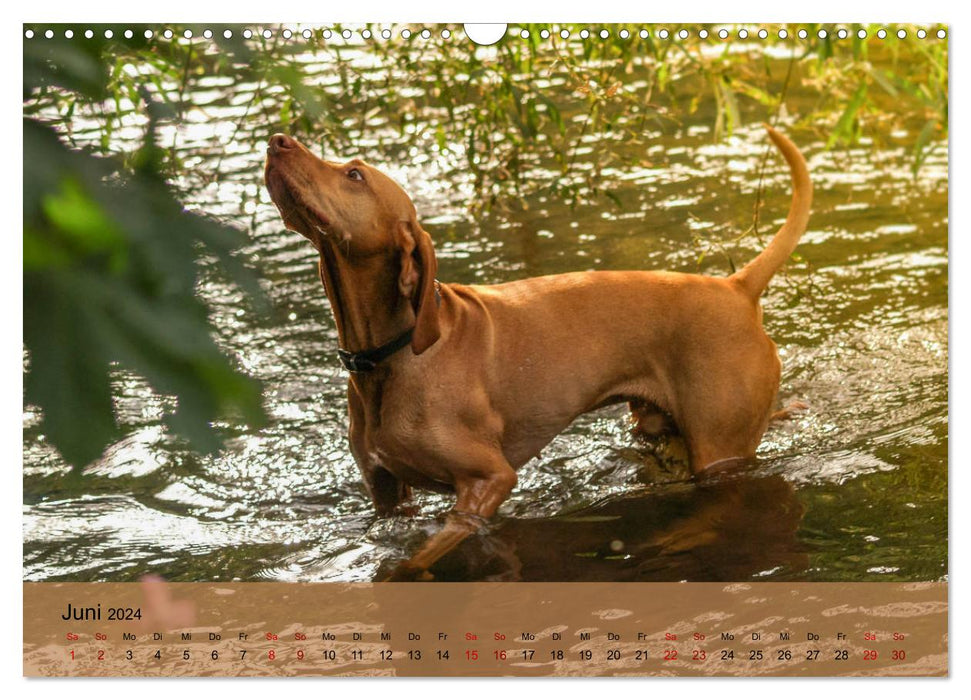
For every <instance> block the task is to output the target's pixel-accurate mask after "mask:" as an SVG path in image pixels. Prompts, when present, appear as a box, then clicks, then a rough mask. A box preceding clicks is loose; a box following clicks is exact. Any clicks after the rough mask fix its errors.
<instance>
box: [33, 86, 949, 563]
mask: <svg viewBox="0 0 971 700" xmlns="http://www.w3.org/2000/svg"><path fill="white" fill-rule="evenodd" d="M320 75H321V76H322V78H321V80H322V82H326V80H327V79H326V71H325V70H321V72H320ZM690 87H691V86H685V89H686V90H688V89H690ZM252 89H253V87H252V86H227V85H224V84H221V83H220V82H219V81H208V82H207V81H205V80H203V81H202V82H201V83H200V85H199V86H198V89H197V92H196V94H195V95H194V99H195V101H196V103H197V104H203V103H206V106H205V112H204V114H203V113H202V112H201V111H200V110H196V111H194V112H189V113H188V115H187V116H186V120H185V123H184V124H183V125H182V126H181V127H179V128H178V129H177V134H176V135H177V137H178V144H179V146H178V150H179V153H180V156H181V157H182V158H183V163H184V166H185V173H184V176H183V178H182V179H181V180H180V181H179V183H178V184H179V185H181V186H182V187H184V188H185V189H186V191H187V192H190V193H191V194H190V195H189V205H190V206H191V207H193V208H197V209H201V210H204V211H207V212H210V213H212V214H215V215H219V216H222V217H225V218H227V219H229V220H231V221H233V222H234V223H235V224H236V225H238V226H239V227H241V228H245V229H247V230H248V231H249V232H250V234H251V237H252V243H251V245H250V246H249V248H248V250H247V257H248V259H249V260H250V261H251V262H252V264H253V266H254V267H255V268H256V269H257V270H258V271H259V273H260V275H261V277H262V278H263V280H264V281H265V288H266V290H267V292H268V294H269V296H270V298H271V300H272V302H273V310H272V311H271V312H270V313H269V314H264V315H258V314H256V313H254V312H253V311H252V309H251V308H250V307H249V305H248V304H246V303H245V302H244V300H242V299H241V297H240V295H239V293H238V292H236V291H235V290H233V289H230V288H228V287H226V285H225V284H224V283H223V282H222V281H220V279H219V277H218V275H212V276H211V278H210V279H208V280H207V281H206V283H205V284H204V285H203V289H202V290H201V291H202V293H203V294H205V295H206V296H207V298H209V299H211V300H212V302H213V308H214V310H215V313H214V319H213V320H214V323H215V325H216V327H217V328H218V333H219V340H220V342H221V343H222V344H223V346H224V347H226V348H227V349H228V350H230V351H231V352H232V353H233V354H234V355H236V356H237V357H238V358H239V359H240V361H241V363H242V365H243V367H244V368H245V369H246V370H247V371H248V372H250V373H252V374H253V375H255V376H257V377H259V378H260V379H261V380H262V381H263V382H264V385H265V388H266V407H267V410H268V413H269V415H270V421H269V424H268V425H267V426H266V427H264V428H263V429H260V430H252V429H247V428H242V427H239V426H226V433H227V435H229V439H228V441H227V446H226V449H225V450H223V451H222V452H221V453H219V454H217V455H213V456H200V455H197V454H194V453H192V452H190V451H187V450H186V449H185V448H184V447H183V446H182V445H181V444H180V443H179V442H178V441H176V440H174V439H172V438H171V437H170V436H169V435H167V434H166V433H165V432H164V430H163V428H162V423H161V411H162V409H163V407H164V406H165V405H166V401H167V400H166V399H165V398H163V397H159V396H156V395H155V394H154V393H153V392H152V391H151V389H150V388H149V387H147V386H146V385H145V384H144V382H142V381H140V380H139V379H138V378H137V377H133V376H131V375H128V374H125V373H121V372H119V373H118V375H117V378H116V387H117V394H118V396H119V398H118V401H117V407H118V411H119V415H120V417H121V421H122V424H123V425H124V427H125V432H126V437H125V438H124V439H123V440H121V441H120V442H119V443H117V444H116V445H114V446H112V447H111V448H110V449H109V450H108V451H107V452H106V454H105V456H104V458H103V459H102V460H101V461H100V462H98V463H96V464H94V465H92V466H91V467H89V468H88V469H87V470H86V471H85V473H84V475H83V476H82V477H81V478H72V477H71V476H70V475H69V470H68V469H67V468H66V467H65V465H64V464H63V463H62V462H61V461H60V459H59V458H58V456H57V454H56V453H55V452H54V451H53V450H52V449H51V448H50V447H49V446H48V445H47V443H46V442H45V440H44V436H43V435H42V434H40V432H39V429H38V427H37V426H38V422H39V420H38V416H37V413H36V410H35V409H33V408H32V407H29V406H27V407H25V410H24V578H25V579H28V580H78V581H88V580H117V581H123V580H131V579H135V578H138V577H139V576H141V575H143V574H145V573H149V572H151V573H157V574H160V575H163V576H165V577H167V578H169V579H174V580H225V579H239V580H260V579H272V580H281V581H297V580H307V581H322V580H343V581H361V580H371V579H372V578H374V577H375V576H377V575H379V574H380V573H381V572H384V571H386V570H387V569H388V567H390V566H392V565H393V564H394V563H395V561H397V560H398V559H399V558H400V557H402V556H404V555H405V554H406V553H407V552H409V551H411V550H412V549H413V548H414V546H415V545H416V544H417V543H418V542H420V541H421V540H422V539H423V538H424V537H425V536H427V534H428V533H430V532H432V531H433V530H434V528H436V527H437V526H438V524H439V523H440V520H438V519H437V518H438V516H439V515H440V514H441V513H442V512H443V511H444V510H445V509H446V508H447V507H448V506H449V505H450V501H449V499H448V498H447V497H444V496H436V495H430V494H419V495H418V497H417V504H418V506H419V508H418V513H417V515H416V516H415V517H399V518H393V519H385V520H377V519H375V517H374V515H373V512H372V509H371V506H370V503H369V500H368V498H367V496H366V493H365V491H364V488H363V485H362V484H361V481H360V479H359V477H358V474H357V470H356V467H355V465H354V462H353V460H352V458H351V456H350V454H349V452H348V449H347V444H346V438H345V435H346V428H347V419H346V398H345V385H346V373H345V372H344V371H343V370H342V368H341V367H340V365H339V363H338V361H337V357H336V347H337V340H336V331H335V329H334V323H333V320H332V318H331V316H330V314H329V306H328V302H327V300H326V297H325V296H324V293H323V289H322V288H321V286H320V282H319V280H318V278H317V274H316V260H315V256H314V254H313V251H312V250H311V248H310V247H309V245H308V244H307V243H306V242H305V240H304V239H303V238H302V237H301V236H299V235H298V234H295V233H292V232H286V231H284V229H283V227H282V224H281V222H280V219H279V217H278V215H277V212H276V210H275V208H274V207H273V206H272V204H271V203H270V202H269V197H268V195H267V193H266V192H265V190H264V188H263V186H262V161H263V149H264V146H263V144H264V142H265V137H266V136H267V135H268V134H269V133H270V131H271V130H272V125H270V124H265V123H262V122H260V121H259V120H257V119H249V120H248V121H245V120H244V122H243V128H242V130H240V131H237V130H236V129H235V125H236V123H237V121H239V119H240V115H241V113H242V112H241V110H242V107H241V106H240V105H244V104H245V103H246V101H247V98H246V96H247V90H252ZM812 99H813V96H812V95H811V94H810V93H808V92H807V93H800V92H799V90H796V89H793V90H792V94H791V97H790V103H789V109H790V110H793V109H795V108H797V107H798V105H799V104H810V103H811V101H812ZM742 115H743V117H744V118H745V121H746V123H748V122H751V123H752V126H743V127H742V128H740V129H738V130H737V131H736V133H735V134H734V135H733V136H732V137H730V138H727V139H724V140H722V141H720V142H717V143H716V142H714V140H713V136H712V132H711V130H710V126H711V124H712V112H711V105H708V104H706V103H705V102H704V101H703V102H702V104H701V106H700V108H699V110H698V112H697V113H695V114H693V115H691V116H687V117H685V118H684V123H683V124H682V126H681V127H679V128H673V127H672V128H669V129H666V130H659V131H656V132H653V133H650V134H649V135H648V136H647V138H646V145H637V146H626V145H624V144H612V145H610V147H611V148H618V149H625V148H630V149H638V155H642V156H646V158H647V160H648V161H649V162H650V163H649V165H646V166H630V167H627V168H624V167H619V166H618V167H617V168H615V169H609V170H606V171H605V172H604V178H605V180H606V181H607V182H610V183H611V184H612V191H613V193H614V194H615V195H616V198H617V202H614V201H611V200H610V199H607V198H600V199H598V200H597V201H596V202H595V203H592V204H582V205H579V206H577V207H575V208H570V207H568V206H566V205H565V204H564V203H563V202H561V201H557V200H556V199H553V198H545V197H541V196H536V197H532V198H530V199H529V200H528V204H529V207H528V209H525V210H520V209H519V208H516V209H515V210H513V211H502V210H499V209H496V210H493V211H492V213H489V214H481V215H476V216H474V217H473V216H471V215H469V214H468V209H467V203H468V198H469V196H470V183H469V176H468V174H467V173H465V172H464V171H463V169H462V167H461V163H460V161H458V159H455V158H451V159H449V158H435V157H434V156H433V155H429V154H428V153H426V152H424V151H422V150H421V149H417V150H415V149H413V150H412V151H411V152H410V153H409V151H408V150H407V148H406V147H402V148H401V149H397V150H395V149H390V148H384V149H378V148H377V147H375V146H374V145H373V144H374V143H375V142H374V141H373V140H369V139H367V138H364V137H362V139H361V152H362V153H364V154H365V155H366V157H367V158H368V159H369V160H370V161H371V162H372V164H374V165H376V166H378V167H380V168H382V169H383V170H385V171H386V172H389V173H390V174H392V175H393V176H394V177H395V178H396V179H398V181H399V182H400V183H401V184H402V185H403V186H404V187H405V188H406V189H407V190H408V191H409V192H410V193H411V194H412V195H413V197H414V199H415V201H416V204H417V206H418V210H419V214H420V216H421V218H422V220H423V222H424V224H425V226H426V228H427V229H428V230H429V231H430V233H431V234H432V237H433V239H434V240H435V241H436V247H437V252H438V260H439V278H440V279H442V280H443V281H446V282H448V281H455V282H463V283H471V282H476V283H494V282H502V281H507V280H512V279H518V278H521V277H526V276H532V275H539V274H548V273H555V272H564V271H569V270H583V269H591V268H596V269H671V270H681V271H689V272H694V271H698V272H703V273H706V274H711V275H721V276H723V275H726V274H728V273H729V272H730V270H731V267H730V263H729V256H730V258H731V260H732V261H733V262H734V263H735V264H743V263H744V262H746V261H747V260H749V259H750V258H752V257H753V256H754V255H755V254H756V252H757V251H758V250H759V248H760V244H759V242H758V240H757V239H756V238H755V237H754V236H747V237H744V238H742V239H741V240H739V241H736V240H735V238H736V237H737V236H738V235H739V233H741V232H742V231H744V230H745V229H746V228H747V227H748V226H749V224H750V223H751V218H752V211H753V206H754V204H755V201H756V196H757V195H756V193H757V190H758V186H759V179H760V177H759V176H760V165H761V160H762V156H763V154H764V152H765V148H766V141H767V139H766V138H765V135H764V132H763V131H762V130H761V129H760V128H758V127H757V126H755V125H756V124H757V123H758V120H760V119H762V118H763V117H764V115H763V114H761V113H760V112H759V111H757V110H755V109H754V108H750V109H748V111H746V109H745V108H744V105H743V112H742ZM380 120H381V116H380V115H378V116H377V117H376V122H377V123H380ZM782 124H783V128H786V120H785V119H783V122H782ZM419 125H420V115H419ZM917 128H918V129H919V125H918V127H917ZM378 129H379V127H378ZM898 129H899V130H898V131H894V132H892V133H887V134H884V135H883V138H882V139H881V140H880V143H873V142H864V143H861V144H860V145H859V146H857V147H854V148H852V149H849V150H834V151H827V150H826V149H825V148H824V145H825V144H824V142H823V141H820V140H819V137H818V136H816V135H814V134H812V133H810V132H809V131H806V130H800V129H791V128H790V129H788V130H789V132H790V135H791V136H792V137H793V139H794V140H795V141H796V142H797V143H798V144H799V145H800V147H801V148H802V149H803V151H804V153H805V155H806V157H807V160H808V162H809V166H810V171H811V173H812V176H813V180H814V183H815V192H816V196H815V201H814V206H813V215H812V219H811V222H810V227H809V231H808V232H807V234H806V235H805V236H804V237H803V239H802V242H801V244H800V246H799V249H798V254H799V255H800V256H801V257H802V259H803V261H802V262H799V263H796V264H794V265H792V266H791V267H790V270H789V272H788V274H787V275H780V276H779V277H777V278H776V280H775V281H774V282H773V284H772V285H771V287H770V290H769V292H768V294H767V295H766V297H765V298H764V300H763V306H764V310H765V326H766V328H767V330H768V332H769V334H770V335H771V336H772V338H773V339H774V340H775V342H776V343H777V344H778V346H779V350H780V354H781V356H782V360H783V378H782V386H781V389H780V398H779V402H780V404H782V405H784V404H787V403H789V402H790V401H794V400H799V401H802V402H805V403H806V404H808V406H809V408H808V410H806V411H805V412H803V413H801V414H800V415H799V416H798V417H797V418H796V419H795V420H793V421H790V422H786V423H779V424H775V425H773V426H771V427H770V429H769V431H768V433H767V434H766V436H765V438H764V440H763V443H762V446H761V448H760V450H759V461H758V464H756V465H754V466H753V467H752V468H750V469H747V470H744V471H743V472H740V473H738V474H735V475H732V476H729V477H722V478H718V479H713V480H711V481H708V482H702V483H695V482H692V481H691V480H689V479H688V475H687V472H686V470H685V468H684V466H683V465H682V464H680V463H679V462H678V460H677V459H675V458H674V457H672V454H675V455H676V453H677V450H676V449H674V448H676V446H673V447H672V446H669V445H664V444H646V443H642V442H638V441H636V440H634V439H633V438H632V437H631V436H630V434H629V433H628V430H627V424H626V416H625V412H624V411H623V410H622V408H621V407H613V408H610V409H605V410H603V411H600V412H596V413H593V414H589V415H587V416H584V417H582V418H580V419H579V420H577V421H576V422H575V423H574V425H572V426H571V427H570V428H569V429H568V430H567V431H566V432H564V433H563V434H562V435H561V436H559V437H558V438H557V439H556V440H554V442H553V443H552V444H551V445H549V447H547V448H546V449H545V450H544V451H543V454H542V456H541V457H540V458H539V459H537V460H534V461H532V462H530V463H529V464H527V465H526V466H525V467H524V468H523V469H522V470H521V472H520V481H519V485H518V487H517V488H516V490H515V491H514V493H513V494H512V496H511V497H510V499H509V500H508V501H507V502H506V503H505V504H504V505H503V506H502V508H501V509H500V516H499V517H498V518H497V519H496V521H495V523H494V524H493V525H492V527H491V528H490V530H489V531H488V532H484V533H482V534H480V535H478V536H476V537H473V538H471V539H470V540H468V541H467V542H466V543H464V544H463V545H462V546H461V547H460V548H459V549H458V550H457V551H456V552H454V553H453V554H451V555H449V556H448V557H447V558H446V559H445V560H443V561H442V562H441V563H440V564H439V565H438V566H437V567H436V569H435V573H436V576H437V578H439V579H442V580H479V579H493V580H520V579H525V580H564V581H566V580H685V579H687V580H793V579H800V580H833V581H837V580H839V581H844V580H845V581H849V580H936V579H941V578H944V577H946V575H947V453H948V445H947V439H948V374H947V363H948V360H947V357H948V356H947V351H948V311H947V309H948V252H947V251H948V219H947V201H948V182H947V167H948V163H947V153H946V144H945V145H941V146H939V147H938V148H937V149H936V150H935V151H934V152H933V153H932V155H931V156H930V157H929V158H928V160H927V161H926V163H925V165H924V166H923V168H922V169H921V170H920V172H919V174H918V176H917V177H916V178H913V177H912V175H911V172H910V162H911V160H910V152H909V145H908V144H909V143H911V141H912V139H913V132H907V131H905V130H904V129H903V128H902V127H898ZM139 134H140V131H139V129H138V128H137V125H133V126H131V127H130V129H128V130H127V131H126V130H123V131H122V132H120V133H119V134H117V135H116V139H117V142H118V144H119V146H118V147H119V148H123V147H124V143H125V139H126V138H137V137H138V136H139ZM75 135H76V137H77V138H79V139H83V138H84V130H83V128H82V129H78V130H77V132H76V134H75ZM588 145H589V149H588V150H586V151H585V152H581V153H580V154H579V156H578V158H579V162H581V163H582V162H584V159H590V158H592V154H593V152H594V151H595V149H597V148H600V147H607V146H606V145H604V144H600V143H596V142H591V143H589V144H588ZM645 151H646V152H645ZM327 155H328V157H331V158H344V157H346V158H350V157H353V156H355V155H359V154H357V153H348V154H338V155H335V154H327ZM200 173H202V174H205V173H215V174H217V175H216V177H215V178H213V179H212V180H207V179H206V178H205V177H204V175H200ZM536 176H537V177H552V175H551V174H550V173H547V172H544V171H543V168H542V164H539V165H537V168H536ZM763 184H764V196H763V200H764V208H763V209H762V214H761V224H760V227H761V231H762V232H763V235H765V234H766V232H770V231H773V230H774V229H775V227H777V226H778V224H779V223H780V222H781V220H782V219H783V218H784V216H785V213H786V211H787V208H788V203H789V192H790V190H789V182H788V174H787V172H786V171H785V169H784V166H783V165H782V163H781V158H779V157H778V156H777V155H775V154H771V155H770V157H769V160H768V164H767V166H766V170H765V174H764V183H763ZM614 185H615V186H614ZM764 240H767V238H765V239H764ZM686 322H690V320H689V319H686Z"/></svg>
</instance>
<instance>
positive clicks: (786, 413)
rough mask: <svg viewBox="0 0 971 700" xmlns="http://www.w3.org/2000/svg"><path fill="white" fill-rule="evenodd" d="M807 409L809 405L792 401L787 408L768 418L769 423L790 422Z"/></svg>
mask: <svg viewBox="0 0 971 700" xmlns="http://www.w3.org/2000/svg"><path fill="white" fill-rule="evenodd" d="M808 409H809V404H807V403H803V402H802V401H793V402H792V403H790V404H789V405H788V406H786V407H785V408H783V409H782V410H779V411H776V412H775V413H773V414H772V415H771V416H770V417H769V421H770V422H771V421H784V420H792V419H793V418H795V417H796V416H797V415H798V414H799V413H802V412H803V411H806V410H808Z"/></svg>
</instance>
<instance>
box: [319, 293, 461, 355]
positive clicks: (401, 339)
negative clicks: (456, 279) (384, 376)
mask: <svg viewBox="0 0 971 700" xmlns="http://www.w3.org/2000/svg"><path fill="white" fill-rule="evenodd" d="M438 288H439V281H438V280H435V305H436V306H441V305H442V295H441V294H439V291H438ZM414 335H415V329H414V328H409V329H408V330H406V331H405V332H404V333H402V334H401V335H399V336H398V337H397V338H395V339H394V340H391V341H389V342H387V343H385V344H384V345H382V346H381V347H377V348H372V349H371V350H361V351H360V352H348V351H347V350H343V349H341V348H337V356H338V357H339V358H340V360H341V364H342V365H344V369H346V370H347V371H348V372H353V373H355V374H357V373H359V372H370V371H371V370H373V369H374V368H375V367H377V366H378V363H379V362H381V360H386V359H388V358H389V357H391V356H392V355H394V354H395V353H396V352H398V351H399V350H401V348H403V347H406V346H407V345H408V344H409V343H411V338H412V336H414Z"/></svg>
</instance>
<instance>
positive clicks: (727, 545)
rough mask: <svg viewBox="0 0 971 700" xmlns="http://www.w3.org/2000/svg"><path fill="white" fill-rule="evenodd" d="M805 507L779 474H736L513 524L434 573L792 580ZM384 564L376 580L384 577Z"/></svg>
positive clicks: (799, 558) (800, 556)
mask: <svg viewBox="0 0 971 700" xmlns="http://www.w3.org/2000/svg"><path fill="white" fill-rule="evenodd" d="M803 513H804V509H803V507H802V505H801V504H800V503H799V501H798V500H797V499H796V496H795V490H794V489H793V486H792V484H791V483H789V482H788V481H786V480H785V479H784V478H782V477H781V476H779V475H776V474H770V475H761V476H760V475H756V474H740V475H732V476H721V477H715V478H711V479H707V480H703V481H700V482H698V483H690V482H688V483H681V484H676V485H668V486H666V487H664V488H662V489H659V490H657V491H649V492H647V493H636V494H633V495H630V496H623V497H619V498H614V499H609V500H605V501H602V502H599V503H595V504H593V505H590V506H588V507H586V508H583V509H580V510H578V511H576V512H573V513H570V514H566V515H560V516H557V517H553V518H536V519H507V520H503V521H502V522H501V523H499V524H497V525H496V526H495V527H494V528H493V529H492V531H491V532H489V533H488V534H480V535H478V536H476V537H472V538H470V539H469V540H467V541H466V542H465V543H463V544H462V545H461V546H460V547H459V548H458V549H456V550H455V551H454V552H452V553H451V554H449V555H448V556H446V557H445V558H444V559H443V560H442V561H440V562H439V563H438V564H437V565H436V566H435V567H434V568H433V570H432V573H433V574H434V575H435V577H436V579H437V580H440V581H469V580H479V581H481V580H487V581H747V580H751V579H772V578H788V577H796V576H798V575H799V574H800V573H802V572H804V571H805V569H806V568H807V566H808V564H809V557H808V554H807V552H806V548H805V546H804V545H803V544H802V543H801V542H800V540H799V538H798V537H797V530H798V528H799V524H800V521H801V520H802V516H803ZM387 568H388V566H387V564H385V565H384V566H383V567H382V570H381V572H380V574H379V577H378V579H380V575H381V574H384V573H385V571H386V570H387Z"/></svg>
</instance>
